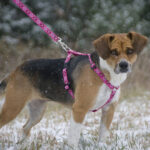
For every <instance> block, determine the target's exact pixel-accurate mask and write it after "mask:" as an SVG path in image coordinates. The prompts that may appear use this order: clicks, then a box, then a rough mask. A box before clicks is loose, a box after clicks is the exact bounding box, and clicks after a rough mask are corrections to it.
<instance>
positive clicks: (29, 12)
mask: <svg viewBox="0 0 150 150" xmlns="http://www.w3.org/2000/svg"><path fill="white" fill-rule="evenodd" d="M13 2H14V3H15V4H16V5H17V6H18V7H19V8H20V9H21V10H22V11H23V12H24V13H25V14H26V15H27V16H29V17H30V18H31V19H32V20H33V21H34V22H35V23H36V24H37V25H38V26H39V27H41V29H42V30H43V31H44V32H46V34H47V35H48V36H49V37H51V38H52V40H53V41H54V42H56V43H58V44H60V45H61V46H62V48H63V49H64V50H65V51H66V52H67V54H68V55H67V57H66V60H65V63H68V62H69V61H70V59H71V56H72V55H74V56H79V55H82V56H88V58H89V62H90V65H91V68H92V69H93V71H94V72H95V73H96V74H97V75H98V76H99V77H100V79H101V80H102V81H103V82H104V83H105V84H106V85H107V86H108V87H109V89H110V90H111V94H110V97H109V99H108V100H107V101H106V103H105V104H103V105H102V106H100V107H99V108H97V109H94V110H91V111H92V112H96V111H98V110H99V109H101V108H102V107H104V106H105V105H107V104H108V103H110V102H111V100H112V99H113V97H114V95H115V93H116V91H117V90H118V89H119V86H118V87H116V86H113V85H112V84H111V83H110V82H109V81H108V80H107V79H106V78H105V75H104V74H103V72H102V71H100V69H99V68H97V67H96V65H95V63H94V62H93V61H92V59H91V55H90V54H85V53H80V52H76V51H73V50H71V49H70V48H69V47H68V46H67V45H66V44H65V43H63V42H62V41H61V38H59V37H58V36H57V35H56V34H54V33H53V32H52V31H51V30H50V29H49V28H48V27H47V26H46V25H45V24H44V23H43V22H42V21H41V20H40V19H39V18H38V17H37V16H36V15H35V14H33V13H32V12H31V11H30V10H29V9H28V8H27V7H26V6H25V5H24V4H23V3H22V2H21V1H20V0H13ZM62 73H63V79H64V84H65V89H66V90H67V91H68V93H69V94H70V95H71V97H72V98H73V99H74V98H75V97H74V94H73V91H72V89H70V87H69V81H68V75H67V68H66V67H65V68H64V69H63V71H62Z"/></svg>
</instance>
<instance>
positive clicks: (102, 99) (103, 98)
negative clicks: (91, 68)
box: [92, 57, 127, 110]
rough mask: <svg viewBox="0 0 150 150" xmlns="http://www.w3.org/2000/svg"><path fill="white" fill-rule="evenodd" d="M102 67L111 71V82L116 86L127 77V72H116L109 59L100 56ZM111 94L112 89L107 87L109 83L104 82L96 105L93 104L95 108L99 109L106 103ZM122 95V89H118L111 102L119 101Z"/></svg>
mask: <svg viewBox="0 0 150 150" xmlns="http://www.w3.org/2000/svg"><path fill="white" fill-rule="evenodd" d="M100 67H101V68H102V69H106V70H107V71H109V73H110V83H111V84H112V85H114V86H120V84H121V83H123V82H124V81H125V79H126V78H127V73H120V74H116V73H115V72H114V70H113V68H111V67H110V66H109V65H108V63H107V61H105V60H103V59H102V58H101V57H100ZM110 94H111V90H110V89H109V87H107V85H105V84H102V86H101V87H100V88H99V92H98V94H97V97H96V100H95V105H94V106H93V108H92V110H93V109H97V108H99V107H100V106H102V105H104V104H105V103H106V102H107V100H108V99H109V97H110ZM119 96H120V89H118V90H117V92H116V94H115V96H114V98H113V99H112V101H111V103H112V102H114V101H118V99H119Z"/></svg>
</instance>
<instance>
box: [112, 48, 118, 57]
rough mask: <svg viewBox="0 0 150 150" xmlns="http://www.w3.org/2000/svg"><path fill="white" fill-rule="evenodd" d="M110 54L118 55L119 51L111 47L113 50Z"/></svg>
mask: <svg viewBox="0 0 150 150" xmlns="http://www.w3.org/2000/svg"><path fill="white" fill-rule="evenodd" d="M111 55H113V56H118V55H119V53H118V51H117V50H116V49H113V50H111Z"/></svg>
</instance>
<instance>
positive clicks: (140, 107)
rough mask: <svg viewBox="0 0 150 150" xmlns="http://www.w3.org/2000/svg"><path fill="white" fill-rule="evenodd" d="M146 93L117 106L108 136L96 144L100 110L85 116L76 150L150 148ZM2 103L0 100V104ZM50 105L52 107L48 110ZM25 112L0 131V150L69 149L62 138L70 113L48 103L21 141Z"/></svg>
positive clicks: (149, 122) (149, 123)
mask: <svg viewBox="0 0 150 150" xmlns="http://www.w3.org/2000/svg"><path fill="white" fill-rule="evenodd" d="M149 99H150V93H149V92H145V93H144V94H143V96H137V97H132V98H129V99H125V100H122V101H121V102H120V104H119V105H118V107H117V110H116V112H115V116H114V119H113V122H112V125H111V130H110V132H111V137H108V138H107V140H106V143H99V144H98V130H99V124H100V116H101V111H99V112H96V113H88V114H87V116H86V119H85V122H84V127H83V131H82V134H81V138H80V142H79V149H80V150H103V149H107V150H111V149H115V150H120V149H123V150H127V149H129V150H149V149H150V109H149V108H150V100H149ZM1 102H2V101H1ZM51 106H52V107H51ZM26 114H27V109H26V108H25V109H24V110H23V112H22V113H21V114H20V115H19V116H18V117H17V119H15V120H14V121H13V122H11V123H9V124H8V125H6V126H4V127H3V128H2V129H1V130H0V133H1V134H0V150H1V149H2V150H3V149H4V150H23V149H27V150H30V149H37V150H47V149H50V150H58V149H63V150H71V149H73V148H71V147H69V146H68V145H67V142H66V139H67V134H68V127H69V118H70V114H71V112H70V110H69V109H67V108H64V107H63V106H60V105H56V104H53V103H50V104H49V105H48V108H47V111H46V113H45V115H44V117H43V119H42V120H41V122H40V123H38V124H37V125H36V126H34V127H33V128H32V130H31V134H30V136H29V137H28V138H27V139H26V140H25V141H24V142H23V143H21V142H19V143H17V142H18V140H19V139H20V138H21V134H22V133H21V128H22V126H23V124H24V123H25V122H26V119H27V115H26Z"/></svg>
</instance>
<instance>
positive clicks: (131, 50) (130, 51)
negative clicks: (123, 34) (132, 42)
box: [126, 48, 134, 55]
mask: <svg viewBox="0 0 150 150" xmlns="http://www.w3.org/2000/svg"><path fill="white" fill-rule="evenodd" d="M126 53H127V55H131V54H133V53H134V50H133V49H131V48H128V49H127V51H126Z"/></svg>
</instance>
